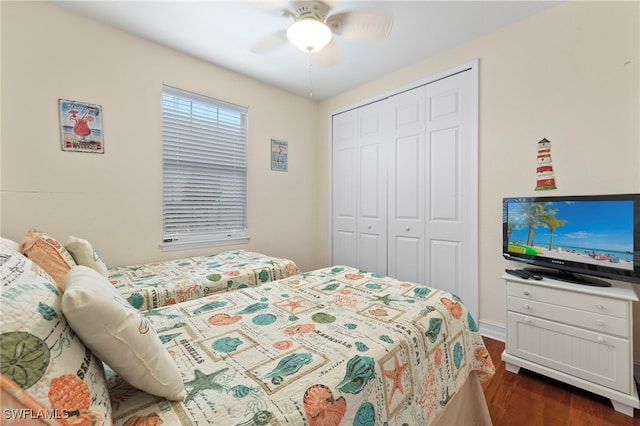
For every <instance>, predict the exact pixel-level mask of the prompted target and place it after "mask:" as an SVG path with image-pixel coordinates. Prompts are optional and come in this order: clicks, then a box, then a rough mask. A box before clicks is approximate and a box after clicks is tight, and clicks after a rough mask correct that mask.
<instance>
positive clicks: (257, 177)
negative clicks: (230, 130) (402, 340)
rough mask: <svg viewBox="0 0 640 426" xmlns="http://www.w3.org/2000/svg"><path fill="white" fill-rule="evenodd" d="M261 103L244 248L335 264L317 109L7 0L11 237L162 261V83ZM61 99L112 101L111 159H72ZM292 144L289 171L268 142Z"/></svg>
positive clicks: (5, 224)
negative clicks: (327, 230)
mask: <svg viewBox="0 0 640 426" xmlns="http://www.w3.org/2000/svg"><path fill="white" fill-rule="evenodd" d="M163 83H166V84H169V85H172V86H175V87H179V88H182V89H186V90H190V91H193V92H197V93H201V94H204V95H208V96H211V97H214V98H218V99H222V100H225V101H228V102H232V103H236V104H240V105H247V106H248V107H249V158H248V162H249V164H248V165H249V201H248V202H249V227H250V233H251V237H252V239H251V241H250V243H249V244H248V245H242V246H240V247H241V248H248V249H252V250H256V251H262V252H265V253H269V254H272V255H276V256H286V257H290V258H293V259H295V260H296V262H297V263H298V264H299V266H300V267H301V268H304V269H311V268H317V267H320V266H323V265H321V264H319V260H318V259H320V257H319V256H318V255H317V251H318V249H317V244H316V222H317V218H318V215H324V212H318V210H317V208H316V207H317V205H316V204H317V198H318V197H317V196H316V191H317V185H316V175H317V171H316V167H317V164H316V162H315V156H316V151H315V149H316V141H315V139H316V131H315V129H316V126H317V123H316V117H317V115H316V110H317V104H316V103H315V102H313V101H310V100H307V99H305V98H302V97H298V96H295V95H292V94H290V93H288V92H285V91H282V90H278V89H276V88H273V87H272V86H269V85H266V84H263V83H260V82H257V81H255V80H252V79H249V78H246V77H243V76H240V75H238V74H235V73H232V72H229V71H226V70H224V69H222V68H219V67H216V66H213V65H211V64H209V63H206V62H203V61H200V60H198V59H194V58H192V57H190V56H187V55H183V54H181V53H178V52H176V51H174V50H171V49H168V48H165V47H162V46H160V45H157V44H154V43H151V42H148V41H146V40H142V39H140V38H137V37H134V36H131V35H128V34H125V33H123V32H121V31H118V30H115V29H112V28H109V27H107V26H104V25H101V24H98V23H96V22H94V21H90V20H88V19H85V18H83V17H80V16H79V15H74V14H71V13H69V12H67V11H65V10H63V9H60V8H58V7H55V6H52V5H49V4H42V3H33V2H21V3H14V2H2V106H3V108H2V157H1V158H2V164H1V174H2V181H1V185H2V210H1V232H2V235H3V236H5V237H8V238H11V239H15V240H21V239H22V237H23V235H24V234H25V232H26V231H27V229H28V228H29V227H32V226H33V227H36V228H38V229H40V230H42V231H45V232H47V233H50V234H51V235H53V236H54V237H56V238H58V239H59V240H61V241H62V242H64V240H65V239H66V238H67V236H68V235H70V234H71V235H75V236H78V237H81V238H86V239H88V240H90V241H91V242H93V243H94V244H95V245H96V247H97V248H98V250H99V252H100V253H101V254H102V256H103V257H104V258H105V261H106V262H107V264H109V265H121V264H125V263H126V264H131V263H137V262H144V261H151V260H160V259H166V258H175V257H184V256H187V255H193V254H198V253H206V252H211V251H220V250H223V249H225V248H228V247H217V248H215V249H214V250H211V249H201V250H194V251H179V252H162V251H161V250H160V248H159V243H160V239H161V220H162V218H161V209H162V196H161V176H162V163H161V138H162V133H161V132H162V130H161V110H160V101H161V91H162V84H163ZM59 98H64V99H70V100H78V101H84V102H89V103H95V104H99V105H102V108H103V115H104V129H103V130H104V140H105V153H104V154H103V155H99V154H86V153H69V152H62V151H61V149H60V133H59V130H58V124H59V119H58V115H57V102H58V99H59ZM271 138H277V139H282V140H285V141H288V142H289V150H290V162H289V171H288V172H286V173H283V172H275V171H271V166H270V140H271Z"/></svg>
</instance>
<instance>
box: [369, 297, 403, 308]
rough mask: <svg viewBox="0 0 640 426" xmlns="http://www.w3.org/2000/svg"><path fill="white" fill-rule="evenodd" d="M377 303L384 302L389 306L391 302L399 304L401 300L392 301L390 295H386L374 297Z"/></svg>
mask: <svg viewBox="0 0 640 426" xmlns="http://www.w3.org/2000/svg"><path fill="white" fill-rule="evenodd" d="M373 297H374V299H375V301H376V302H382V303H384V304H385V305H387V306H389V305H390V304H391V302H399V300H396V299H392V298H391V295H390V294H385V295H384V296H373Z"/></svg>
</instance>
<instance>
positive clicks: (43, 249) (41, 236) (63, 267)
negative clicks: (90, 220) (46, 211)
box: [20, 229, 76, 290]
mask: <svg viewBox="0 0 640 426" xmlns="http://www.w3.org/2000/svg"><path fill="white" fill-rule="evenodd" d="M20 251H21V252H22V253H23V254H24V255H25V256H27V257H28V258H29V259H31V260H32V261H33V263H35V264H36V265H38V266H40V267H41V268H42V269H44V270H45V271H46V272H47V273H48V274H49V275H50V276H51V278H53V279H54V281H55V282H56V285H57V286H58V288H59V289H61V290H62V289H64V276H65V275H67V272H69V271H70V270H71V268H72V267H74V266H76V262H75V260H73V257H72V256H71V254H70V253H69V252H68V251H67V249H65V248H64V246H63V245H62V244H60V243H59V242H58V240H56V239H55V238H53V237H51V236H49V235H47V234H45V233H44V232H40V231H36V230H35V229H30V230H29V232H27V235H25V237H24V239H23V240H22V244H20Z"/></svg>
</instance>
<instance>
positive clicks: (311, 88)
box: [307, 54, 313, 98]
mask: <svg viewBox="0 0 640 426" xmlns="http://www.w3.org/2000/svg"><path fill="white" fill-rule="evenodd" d="M307 56H308V57H309V97H311V98H313V76H312V74H311V71H312V70H311V69H312V67H313V61H312V60H311V54H307Z"/></svg>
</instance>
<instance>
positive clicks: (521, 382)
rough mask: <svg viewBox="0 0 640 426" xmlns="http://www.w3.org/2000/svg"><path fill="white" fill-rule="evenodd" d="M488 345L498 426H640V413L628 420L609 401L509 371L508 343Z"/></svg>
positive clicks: (488, 385) (490, 394) (488, 386)
mask: <svg viewBox="0 0 640 426" xmlns="http://www.w3.org/2000/svg"><path fill="white" fill-rule="evenodd" d="M484 341H485V344H486V346H487V349H488V350H489V354H490V355H491V359H492V360H493V363H494V364H495V366H496V374H495V375H494V376H493V377H492V378H491V379H489V380H488V381H487V382H485V383H483V385H482V388H483V389H484V394H485V398H486V400H487V405H488V406H489V412H490V413H491V419H492V420H493V424H494V425H495V426H513V425H516V426H529V425H536V426H538V425H540V426H588V425H594V426H605V425H606V426H608V425H616V426H627V425H629V426H631V425H637V426H640V411H639V410H637V409H636V410H635V417H633V418H632V417H629V416H625V415H624V414H622V413H618V412H617V411H615V410H614V409H613V407H612V405H611V402H610V401H609V400H608V399H606V398H602V397H600V396H598V395H594V394H592V393H590V392H586V391H583V390H582V389H578V388H575V387H573V386H569V385H566V384H564V383H561V382H558V381H556V380H553V379H549V378H547V377H544V376H541V375H538V374H536V373H533V372H530V371H527V370H524V369H521V370H520V373H519V374H513V373H510V372H508V371H506V370H505V365H504V362H502V360H501V358H500V354H502V351H503V350H504V343H503V342H500V341H498V340H493V339H490V338H487V337H485V338H484Z"/></svg>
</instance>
